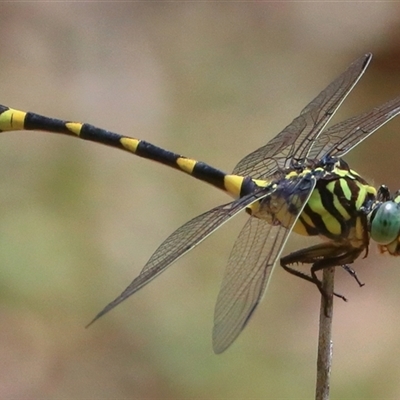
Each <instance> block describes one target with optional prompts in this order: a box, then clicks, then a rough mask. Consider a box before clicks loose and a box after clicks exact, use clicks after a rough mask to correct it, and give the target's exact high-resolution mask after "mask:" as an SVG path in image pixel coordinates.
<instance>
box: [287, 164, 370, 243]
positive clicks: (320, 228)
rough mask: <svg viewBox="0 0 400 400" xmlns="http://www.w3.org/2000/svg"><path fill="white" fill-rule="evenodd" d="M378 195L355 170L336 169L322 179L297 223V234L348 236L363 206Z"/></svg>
mask: <svg viewBox="0 0 400 400" xmlns="http://www.w3.org/2000/svg"><path fill="white" fill-rule="evenodd" d="M375 197H376V189H375V188H374V187H372V186H370V185H368V184H367V183H366V182H365V181H364V179H362V178H361V177H360V176H359V175H358V174H357V173H355V172H354V171H343V170H340V171H338V170H336V171H333V172H331V173H328V174H327V175H326V176H325V177H323V178H321V179H319V180H318V181H317V184H316V186H315V189H314V191H313V192H312V194H311V197H310V199H309V200H308V202H307V204H306V206H305V207H304V210H303V212H302V214H301V215H300V217H299V219H298V220H297V223H296V225H295V226H294V228H293V231H295V232H296V233H298V234H301V235H307V236H313V235H321V236H325V237H327V238H329V239H339V238H347V237H348V236H349V234H350V232H351V230H352V228H354V227H355V226H356V224H357V219H358V217H359V216H360V212H361V211H360V209H361V208H362V207H363V206H364V205H365V204H366V203H367V202H369V201H373V200H374V199H375Z"/></svg>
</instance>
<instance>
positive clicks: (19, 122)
mask: <svg viewBox="0 0 400 400" xmlns="http://www.w3.org/2000/svg"><path fill="white" fill-rule="evenodd" d="M25 117H26V112H23V111H19V110H14V109H12V108H9V109H8V110H7V111H4V112H3V113H1V114H0V130H1V131H21V130H23V129H24V123H25Z"/></svg>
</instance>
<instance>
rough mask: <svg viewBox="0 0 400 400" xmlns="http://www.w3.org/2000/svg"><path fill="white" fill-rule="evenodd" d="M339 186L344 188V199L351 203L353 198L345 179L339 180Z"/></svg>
mask: <svg viewBox="0 0 400 400" xmlns="http://www.w3.org/2000/svg"><path fill="white" fill-rule="evenodd" d="M339 185H340V187H341V188H342V192H343V194H344V197H345V198H346V200H348V201H350V200H351V197H352V193H351V190H350V188H349V185H348V184H347V182H346V180H345V179H339Z"/></svg>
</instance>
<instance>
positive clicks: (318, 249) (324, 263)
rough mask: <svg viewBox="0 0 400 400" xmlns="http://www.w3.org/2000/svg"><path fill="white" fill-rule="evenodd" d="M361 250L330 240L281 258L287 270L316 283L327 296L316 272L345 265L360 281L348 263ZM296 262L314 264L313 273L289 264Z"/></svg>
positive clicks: (325, 295) (336, 294) (322, 293)
mask: <svg viewBox="0 0 400 400" xmlns="http://www.w3.org/2000/svg"><path fill="white" fill-rule="evenodd" d="M361 251H362V249H355V248H353V247H351V246H349V245H345V246H337V245H336V244H333V243H329V242H328V243H321V244H318V245H315V246H311V247H308V248H306V249H302V250H299V251H296V252H293V253H291V254H289V255H287V256H286V257H283V258H282V259H281V266H282V267H283V269H284V270H285V271H287V272H289V273H291V274H292V275H295V276H297V277H299V278H302V279H304V280H306V281H309V282H312V283H314V284H315V285H316V286H317V288H318V290H319V291H320V293H321V295H322V296H324V297H325V298H326V297H327V294H326V293H325V292H324V290H323V288H322V282H321V280H320V279H319V278H318V277H317V275H316V272H317V271H320V270H322V269H324V268H329V267H336V266H343V268H344V269H345V270H346V271H347V272H349V273H350V274H351V275H352V276H353V277H355V279H356V280H357V282H359V280H358V278H357V275H356V274H355V272H354V271H353V270H352V269H351V268H350V267H348V266H347V264H348V263H352V262H353V261H354V260H355V259H356V258H357V257H358V256H359V255H360V253H361ZM295 263H301V264H312V267H311V269H310V273H311V275H307V274H305V273H303V272H300V271H298V270H297V269H295V268H292V267H290V266H289V265H291V264H295ZM352 271H353V272H354V274H353V273H352ZM359 284H360V282H359ZM333 294H334V296H336V297H339V298H341V299H342V300H344V301H347V299H346V298H345V297H344V296H343V295H341V294H339V293H336V292H334V293H333Z"/></svg>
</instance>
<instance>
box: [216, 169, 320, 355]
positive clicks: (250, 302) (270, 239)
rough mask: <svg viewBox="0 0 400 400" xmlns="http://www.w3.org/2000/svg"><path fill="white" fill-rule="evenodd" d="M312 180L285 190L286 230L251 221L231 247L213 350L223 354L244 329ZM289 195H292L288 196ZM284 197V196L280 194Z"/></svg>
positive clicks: (306, 199) (218, 306)
mask: <svg viewBox="0 0 400 400" xmlns="http://www.w3.org/2000/svg"><path fill="white" fill-rule="evenodd" d="M315 183H316V181H315V178H314V177H311V178H309V179H308V180H307V181H306V180H303V179H302V180H301V181H300V182H293V185H292V187H291V188H290V187H287V188H285V191H286V194H287V197H285V199H286V200H287V204H289V205H291V206H292V207H290V208H291V212H290V217H289V212H288V219H287V225H286V228H285V227H283V226H280V225H278V226H277V225H270V224H268V223H267V221H265V220H262V219H259V218H255V217H251V218H250V219H249V221H247V223H246V224H245V226H244V227H243V229H242V231H241V232H240V235H239V237H238V238H237V239H236V242H235V244H234V246H233V249H232V252H231V254H230V257H229V261H228V265H227V267H226V269H225V273H224V277H223V280H222V284H221V289H220V292H219V294H218V299H217V304H216V306H215V313H214V328H213V348H214V352H215V353H217V354H218V353H222V352H223V351H225V350H226V349H227V348H228V347H229V346H230V345H231V344H232V343H233V342H234V340H235V339H236V338H237V337H238V336H239V334H240V332H241V331H242V330H243V329H244V327H245V326H246V324H247V322H248V321H249V319H250V317H251V316H252V315H253V312H254V310H255V309H256V307H257V306H258V304H259V303H260V301H261V299H262V297H263V295H264V293H265V291H266V288H267V284H268V281H269V278H270V276H271V273H272V270H273V268H274V265H275V262H276V260H277V259H278V258H279V257H280V255H281V253H282V250H283V248H284V245H285V243H286V241H287V239H288V236H289V234H290V232H291V230H292V228H293V226H294V224H295V223H296V221H297V218H298V216H299V215H300V214H301V212H302V210H303V208H304V206H305V204H306V203H307V201H308V199H309V197H310V195H311V193H312V191H313V189H314V187H315ZM290 193H291V194H290ZM282 195H283V193H282Z"/></svg>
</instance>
